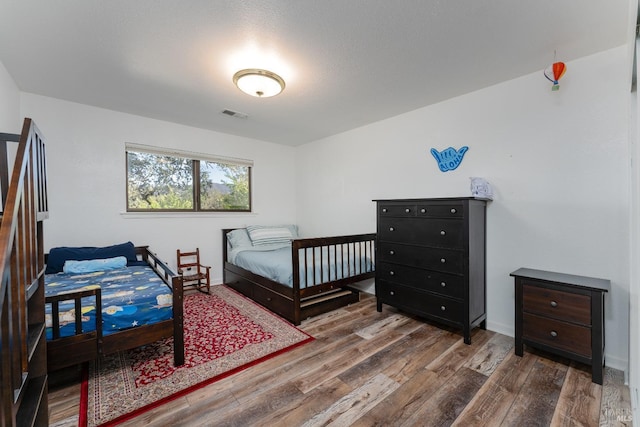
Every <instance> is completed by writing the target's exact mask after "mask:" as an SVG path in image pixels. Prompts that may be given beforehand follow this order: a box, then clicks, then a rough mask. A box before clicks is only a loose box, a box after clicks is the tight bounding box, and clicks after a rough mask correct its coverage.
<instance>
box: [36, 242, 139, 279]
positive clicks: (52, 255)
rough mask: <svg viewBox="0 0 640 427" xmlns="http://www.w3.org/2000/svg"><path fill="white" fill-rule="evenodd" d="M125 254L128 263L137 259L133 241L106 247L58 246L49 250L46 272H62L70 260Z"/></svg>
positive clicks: (112, 256) (103, 257) (113, 256)
mask: <svg viewBox="0 0 640 427" xmlns="http://www.w3.org/2000/svg"><path fill="white" fill-rule="evenodd" d="M119 256H123V257H125V258H126V259H127V265H129V264H130V263H133V262H135V261H137V258H136V247H135V246H134V245H133V243H131V242H127V243H120V244H118V245H113V246H105V247H89V246H85V247H64V246H61V247H57V248H52V249H51V250H50V251H49V256H48V257H47V269H46V270H45V274H55V273H60V272H61V271H62V269H63V268H64V263H65V262H66V261H69V260H73V261H86V260H89V259H105V258H115V257H119Z"/></svg>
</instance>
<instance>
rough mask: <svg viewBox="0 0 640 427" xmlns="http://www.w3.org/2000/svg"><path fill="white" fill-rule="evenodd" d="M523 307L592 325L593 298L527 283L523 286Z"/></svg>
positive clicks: (529, 310) (546, 314) (550, 315)
mask: <svg viewBox="0 0 640 427" xmlns="http://www.w3.org/2000/svg"><path fill="white" fill-rule="evenodd" d="M522 309H523V310H524V311H525V312H529V313H536V314H540V315H544V316H549V317H553V318H554V319H560V320H566V321H567V322H573V323H579V324H581V325H585V326H590V325H591V298H590V297H589V296H587V295H580V294H576V293H571V292H564V291H558V290H553V289H548V288H543V287H539V286H535V285H531V284H527V283H525V284H524V285H523V286H522Z"/></svg>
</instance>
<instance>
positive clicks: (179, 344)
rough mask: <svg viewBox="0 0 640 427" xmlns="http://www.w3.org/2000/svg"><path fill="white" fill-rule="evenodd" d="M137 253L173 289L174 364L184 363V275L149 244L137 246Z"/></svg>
mask: <svg viewBox="0 0 640 427" xmlns="http://www.w3.org/2000/svg"><path fill="white" fill-rule="evenodd" d="M136 253H137V254H138V255H140V256H141V257H142V259H143V260H144V261H146V262H147V263H148V264H149V265H150V266H151V268H153V269H154V270H155V272H156V273H157V274H158V275H159V276H160V277H161V278H162V280H163V281H164V283H166V284H167V286H169V287H170V288H171V290H172V292H171V295H172V303H173V345H174V364H175V366H181V365H184V301H183V299H184V295H183V292H184V289H183V283H182V276H180V275H178V274H174V273H173V271H172V270H171V269H170V268H169V266H167V264H166V263H165V262H163V261H162V260H160V258H158V256H157V255H156V254H155V253H153V252H151V251H150V250H149V248H148V246H139V247H136Z"/></svg>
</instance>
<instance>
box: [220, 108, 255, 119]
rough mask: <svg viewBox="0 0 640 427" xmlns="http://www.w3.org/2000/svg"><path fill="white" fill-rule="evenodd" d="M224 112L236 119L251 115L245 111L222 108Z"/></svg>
mask: <svg viewBox="0 0 640 427" xmlns="http://www.w3.org/2000/svg"><path fill="white" fill-rule="evenodd" d="M222 114H224V115H227V116H229V117H235V118H236V119H246V118H247V117H249V116H248V115H247V114H245V113H241V112H239V111H233V110H222Z"/></svg>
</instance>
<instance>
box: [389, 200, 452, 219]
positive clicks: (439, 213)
mask: <svg viewBox="0 0 640 427" xmlns="http://www.w3.org/2000/svg"><path fill="white" fill-rule="evenodd" d="M378 214H379V215H380V217H381V218H383V217H415V216H418V217H421V218H463V217H464V205H463V204H462V203H455V202H440V203H425V202H418V203H399V204H396V203H381V204H379V205H378Z"/></svg>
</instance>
